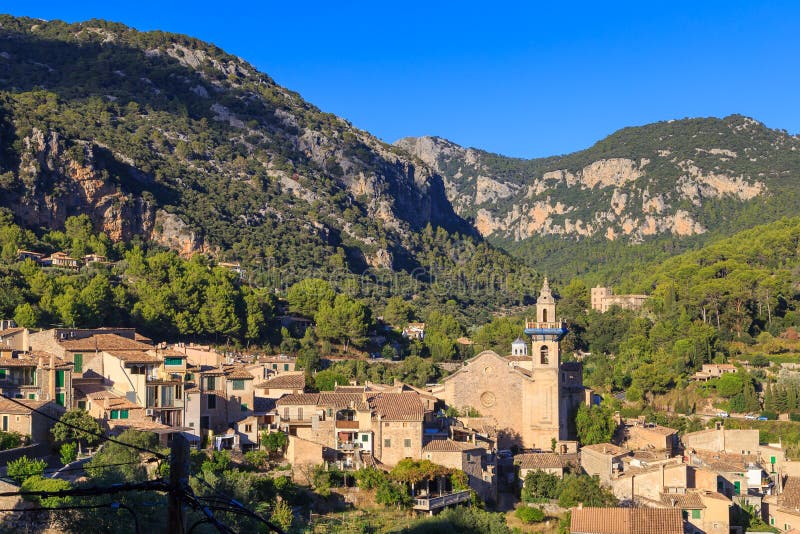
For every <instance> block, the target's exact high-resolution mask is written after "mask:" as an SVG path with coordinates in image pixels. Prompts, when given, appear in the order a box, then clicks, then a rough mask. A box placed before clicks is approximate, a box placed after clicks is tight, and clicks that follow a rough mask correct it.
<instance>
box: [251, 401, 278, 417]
mask: <svg viewBox="0 0 800 534" xmlns="http://www.w3.org/2000/svg"><path fill="white" fill-rule="evenodd" d="M274 409H275V399H267V398H265V397H254V398H253V411H254V412H256V413H266V412H271V411H272V410H274Z"/></svg>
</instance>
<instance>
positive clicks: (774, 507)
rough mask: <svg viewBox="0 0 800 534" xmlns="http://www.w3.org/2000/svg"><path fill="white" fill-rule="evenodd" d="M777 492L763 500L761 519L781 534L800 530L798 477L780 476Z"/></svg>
mask: <svg viewBox="0 0 800 534" xmlns="http://www.w3.org/2000/svg"><path fill="white" fill-rule="evenodd" d="M777 490H778V492H777V495H769V496H767V497H765V498H764V503H763V505H762V510H761V513H762V517H763V518H764V520H765V521H766V522H767V523H769V525H770V526H771V527H774V528H777V529H778V530H781V531H783V532H786V531H789V530H792V529H800V477H797V476H783V475H781V477H780V479H779V482H778V488H777Z"/></svg>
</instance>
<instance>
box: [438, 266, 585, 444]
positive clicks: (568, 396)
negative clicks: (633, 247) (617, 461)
mask: <svg viewBox="0 0 800 534" xmlns="http://www.w3.org/2000/svg"><path fill="white" fill-rule="evenodd" d="M556 317H557V316H556V304H555V299H554V298H553V295H552V293H551V291H550V287H549V286H548V283H547V280H546V279H545V281H544V285H543V286H542V290H541V293H540V294H539V298H538V299H537V301H536V320H535V321H526V323H525V334H526V335H527V336H529V337H530V345H529V346H530V350H529V351H527V350H526V351H523V350H520V347H519V341H520V340H517V341H515V342H514V344H513V345H512V354H511V355H510V356H508V357H503V356H500V355H499V354H497V353H496V352H493V351H490V350H487V351H483V352H481V353H480V354H478V355H477V356H475V357H474V358H472V359H470V360H469V361H467V362H466V363H465V365H464V366H463V367H462V368H461V369H459V370H458V371H456V372H455V373H453V374H452V375H450V376H448V377H447V378H445V379H444V380H443V381H442V384H441V385H439V386H438V387H437V388H436V389H435V390H433V391H432V392H433V393H434V394H435V395H436V396H437V397H439V398H440V399H442V401H444V403H445V404H446V405H447V406H450V407H454V408H457V409H459V410H463V409H465V408H468V407H470V408H474V409H476V410H477V411H478V412H480V415H481V418H482V419H483V420H484V421H483V423H484V425H488V426H492V427H493V428H494V429H495V431H496V433H497V439H498V447H500V448H507V447H511V446H514V445H516V446H517V447H520V448H526V449H532V448H533V449H543V450H550V449H551V447H552V444H553V442H554V441H555V442H560V441H568V440H573V439H575V429H574V423H573V422H574V418H575V412H576V411H577V409H578V407H579V406H580V405H581V404H583V403H588V402H590V400H591V391H590V390H588V389H587V388H585V387H584V386H583V369H582V366H581V364H580V363H577V362H565V363H561V339H562V338H563V336H564V335H565V334H566V332H567V329H566V325H565V323H564V322H563V321H561V320H559V319H557V318H556Z"/></svg>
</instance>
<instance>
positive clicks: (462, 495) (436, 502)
mask: <svg viewBox="0 0 800 534" xmlns="http://www.w3.org/2000/svg"><path fill="white" fill-rule="evenodd" d="M470 494H471V492H470V491H469V490H466V491H458V492H456V493H449V494H447V495H442V496H440V497H426V498H417V499H414V510H422V511H425V512H429V511H431V510H438V509H439V508H444V507H445V506H450V505H451V504H458V503H460V502H466V501H469V500H470Z"/></svg>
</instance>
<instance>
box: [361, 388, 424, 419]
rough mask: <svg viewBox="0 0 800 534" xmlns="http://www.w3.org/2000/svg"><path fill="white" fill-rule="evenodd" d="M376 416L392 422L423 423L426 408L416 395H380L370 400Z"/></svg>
mask: <svg viewBox="0 0 800 534" xmlns="http://www.w3.org/2000/svg"><path fill="white" fill-rule="evenodd" d="M369 406H370V408H372V409H373V410H374V411H375V415H379V416H381V417H382V418H383V419H388V420H390V421H422V419H423V418H424V417H425V406H424V405H423V404H422V401H421V400H420V399H419V395H417V394H416V393H378V394H376V395H373V396H372V397H370V399H369Z"/></svg>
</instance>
